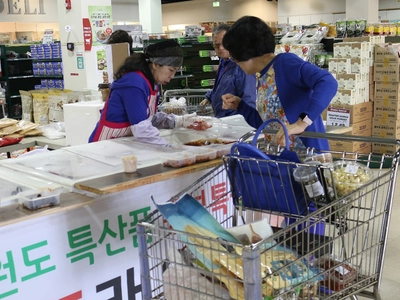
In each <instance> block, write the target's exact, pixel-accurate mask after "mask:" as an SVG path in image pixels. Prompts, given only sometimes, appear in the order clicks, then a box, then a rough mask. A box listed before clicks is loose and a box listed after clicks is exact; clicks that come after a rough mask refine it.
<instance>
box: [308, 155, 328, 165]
mask: <svg viewBox="0 0 400 300" xmlns="http://www.w3.org/2000/svg"><path fill="white" fill-rule="evenodd" d="M310 161H316V162H320V163H321V164H325V163H331V162H333V158H332V153H317V154H314V155H312V156H310V157H306V158H305V159H304V162H305V163H307V162H310Z"/></svg>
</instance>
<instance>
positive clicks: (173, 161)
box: [161, 151, 196, 168]
mask: <svg viewBox="0 0 400 300" xmlns="http://www.w3.org/2000/svg"><path fill="white" fill-rule="evenodd" d="M161 163H162V165H164V166H166V167H173V168H181V167H186V166H190V165H193V164H195V163H196V154H194V153H192V152H188V151H183V152H179V153H165V154H164V155H162V156H161Z"/></svg>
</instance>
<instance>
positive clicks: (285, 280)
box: [137, 149, 400, 300]
mask: <svg viewBox="0 0 400 300" xmlns="http://www.w3.org/2000/svg"><path fill="white" fill-rule="evenodd" d="M306 151H307V152H308V151H309V149H307V150H306ZM329 153H332V155H334V156H336V157H338V158H339V159H340V160H343V161H348V162H358V163H362V164H364V165H366V166H367V167H371V168H372V167H373V168H374V177H373V179H372V180H370V181H368V182H367V183H366V184H364V185H362V186H360V187H359V188H356V189H355V190H353V191H351V192H350V193H348V194H346V195H344V196H342V197H338V196H337V194H335V195H336V197H335V198H334V199H333V200H332V201H331V202H328V203H324V204H323V205H321V203H317V202H312V201H311V202H312V203H313V204H314V206H315V208H314V209H308V211H307V212H306V213H303V214H301V215H295V214H291V213H287V212H282V211H268V210H265V209H254V208H252V207H243V206H241V205H240V201H238V199H234V197H235V195H234V194H233V193H232V186H233V185H234V184H232V178H229V176H228V174H227V173H226V167H227V166H228V167H229V163H230V162H229V160H232V159H233V160H242V163H243V161H244V163H248V162H250V161H251V163H253V164H254V163H255V164H256V165H258V166H259V167H258V169H259V170H262V169H263V168H262V165H263V164H270V163H271V161H270V160H268V161H265V160H258V159H248V158H243V157H236V156H225V157H224V158H223V162H224V164H225V167H223V166H221V167H218V168H215V169H213V170H211V171H210V172H209V173H207V174H206V175H204V176H203V177H202V178H200V179H199V180H197V181H196V182H195V183H193V184H192V185H190V186H189V187H187V188H186V189H184V190H183V191H181V192H180V193H179V194H178V195H175V196H174V197H172V198H171V199H170V201H173V202H175V201H177V200H179V199H181V198H182V196H183V195H185V194H189V195H192V196H193V197H194V198H196V199H199V201H203V202H202V203H203V206H204V207H206V208H207V210H208V211H209V212H210V214H212V215H213V216H214V217H215V218H216V220H218V222H219V223H220V224H221V225H222V226H223V227H225V228H229V227H232V226H235V225H237V224H241V223H242V222H243V223H251V222H252V221H254V220H256V219H260V218H265V217H266V218H268V220H269V223H270V225H271V226H272V228H273V229H274V233H273V234H272V236H270V237H268V238H266V239H263V240H261V241H259V242H257V243H253V244H249V245H243V244H237V243H230V242H225V241H221V240H219V239H217V238H215V237H210V236H204V235H199V234H196V233H193V232H181V231H177V230H174V229H171V228H170V227H169V226H168V224H167V223H166V222H165V220H164V219H163V217H162V215H161V214H160V213H159V212H158V211H155V212H153V213H152V214H151V215H150V216H148V217H147V218H146V219H144V220H143V221H142V222H140V223H139V224H138V226H137V232H138V241H139V255H140V261H141V279H142V296H143V298H144V299H167V298H165V296H166V292H168V293H169V294H171V291H172V292H177V293H178V295H179V294H180V295H185V296H183V297H182V298H180V297H178V298H179V299H187V297H188V295H192V296H193V295H196V296H198V297H199V299H226V298H225V297H224V296H222V295H221V294H217V293H216V291H217V290H218V289H217V287H225V288H226V289H228V291H229V295H230V297H231V299H252V300H253V299H279V300H289V299H290V300H293V299H302V300H305V299H307V300H309V299H313V300H314V299H345V298H348V297H351V298H353V299H357V296H356V295H361V296H364V297H368V298H372V299H378V300H379V299H380V296H379V289H380V284H381V278H382V271H383V263H384V257H385V250H386V242H387V237H388V227H389V224H390V216H391V210H392V201H393V196H394V187H395V181H396V175H397V169H398V163H399V156H400V153H399V152H397V153H396V154H395V155H374V154H372V153H370V154H363V155H360V154H358V153H346V152H334V151H329ZM388 161H389V162H390V165H389V167H386V166H387V164H388ZM275 163H277V164H287V166H289V165H291V163H287V162H279V161H275ZM299 166H308V165H307V164H305V163H302V164H297V167H299ZM263 170H265V169H263ZM325 170H326V169H325V168H324V167H323V166H318V170H317V171H318V172H319V173H323V172H325ZM253 172H254V171H253ZM252 175H253V174H252ZM231 184H232V185H231ZM282 184H286V183H284V182H282ZM216 189H218V190H219V192H216ZM304 192H305V191H304ZM335 192H336V191H335ZM311 200H312V199H311ZM284 223H286V224H284ZM321 228H322V230H321ZM304 239H306V240H307V241H311V239H313V240H314V241H316V240H317V243H305V242H304V241H305V240H304ZM183 241H185V242H183ZM303 242H304V243H303ZM299 244H300V246H299ZM311 244H313V246H312V247H311V246H310V245H311ZM185 247H189V248H190V247H195V248H196V249H197V250H198V251H200V252H201V253H203V254H204V255H205V256H207V255H208V257H210V258H211V259H212V261H213V262H214V263H217V262H218V266H219V268H218V269H212V270H205V269H204V268H199V264H197V263H196V264H193V261H190V264H189V265H188V264H187V262H186V263H185V262H182V261H181V260H180V258H179V257H178V256H179V254H178V255H177V253H178V252H176V251H175V252H174V253H175V254H174V255H173V256H172V257H171V256H170V255H169V256H168V255H167V252H168V250H169V249H176V250H179V251H181V250H182V249H185ZM191 249H193V248H191ZM232 249H233V251H231V250H232ZM284 249H291V251H287V250H284ZM294 253H295V254H294ZM226 257H228V258H229V259H227V258H226ZM171 266H172V267H174V266H175V267H178V269H177V270H180V271H181V272H183V275H184V276H183V278H178V276H177V275H176V274H174V275H171V274H170V273H168V274H169V277H166V275H165V274H166V270H168V268H172V267H171ZM221 266H224V267H221ZM188 272H189V273H188ZM193 273H196V274H198V277H197V279H191V280H189V282H187V280H188V279H187V278H189V277H190V276H192V275H193ZM346 277H347V278H346ZM185 278H186V279H185ZM190 278H192V277H190ZM204 278H207V280H208V283H212V284H213V286H214V288H211V289H210V288H208V289H207V288H204V287H202V288H201V289H200V288H199V286H202V283H204V282H203V281H202V280H204ZM208 283H207V284H208ZM203 286H204V284H203ZM225 296H226V295H225ZM185 297H186V298H185ZM176 299H177V298H176Z"/></svg>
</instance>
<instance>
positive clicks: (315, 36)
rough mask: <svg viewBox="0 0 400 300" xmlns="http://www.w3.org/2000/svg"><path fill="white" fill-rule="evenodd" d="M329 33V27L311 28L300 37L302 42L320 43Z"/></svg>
mask: <svg viewBox="0 0 400 300" xmlns="http://www.w3.org/2000/svg"><path fill="white" fill-rule="evenodd" d="M327 34H328V27H326V26H321V27H315V28H309V29H307V30H306V32H305V33H304V34H303V36H302V37H301V38H300V41H299V42H300V44H318V43H320V42H321V40H322V39H323V38H324V37H326V35H327Z"/></svg>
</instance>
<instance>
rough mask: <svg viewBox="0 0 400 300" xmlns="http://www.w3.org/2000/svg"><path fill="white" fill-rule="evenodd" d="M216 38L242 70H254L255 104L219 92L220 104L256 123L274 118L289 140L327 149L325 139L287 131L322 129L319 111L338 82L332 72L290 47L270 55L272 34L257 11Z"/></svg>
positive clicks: (280, 139) (279, 139)
mask: <svg viewBox="0 0 400 300" xmlns="http://www.w3.org/2000/svg"><path fill="white" fill-rule="evenodd" d="M222 43H223V45H224V48H225V49H227V50H228V51H229V52H230V54H231V58H232V59H233V60H234V61H235V62H236V63H237V64H238V65H239V66H240V67H241V68H242V69H243V71H244V72H245V73H246V74H254V73H256V74H257V77H258V83H257V100H256V108H253V107H250V106H248V105H247V104H246V103H245V102H244V101H241V99H240V98H239V97H237V96H235V95H232V94H226V95H224V96H223V97H222V99H223V108H224V109H236V110H237V111H238V113H240V114H242V115H243V116H244V117H245V119H246V121H247V122H248V123H249V125H251V126H253V127H256V128H258V127H259V126H260V125H261V124H262V123H263V122H264V121H266V120H268V119H272V118H275V119H280V120H281V121H283V122H284V123H286V124H287V129H288V132H289V136H290V142H291V146H295V147H312V148H315V149H318V150H328V149H329V144H328V141H327V140H326V139H314V138H304V137H293V136H291V135H294V134H301V133H302V132H303V131H314V132H325V127H324V124H323V121H322V118H321V114H322V112H323V111H324V110H325V109H326V108H327V107H328V105H329V103H330V102H331V100H332V98H333V97H334V96H335V94H336V92H337V88H338V84H337V81H336V79H335V78H334V77H333V76H332V74H330V73H329V72H328V71H326V70H322V69H320V68H319V67H318V66H316V65H313V64H311V63H309V62H307V61H304V60H303V59H301V58H300V57H298V56H297V55H295V54H293V53H282V54H278V55H275V54H274V52H275V36H274V35H273V32H272V30H271V28H270V27H269V26H268V25H267V24H266V23H265V22H264V21H262V20H261V19H259V18H257V17H253V16H245V17H242V18H240V19H239V20H237V21H236V22H235V23H234V24H233V25H232V27H231V28H230V29H229V30H228V31H227V32H226V34H225V35H224V38H223V41H222ZM276 126H278V125H276ZM274 129H279V131H278V133H277V135H276V137H275V142H276V143H277V144H279V145H284V144H285V139H284V134H283V130H282V129H281V128H279V127H275V128H274Z"/></svg>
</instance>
